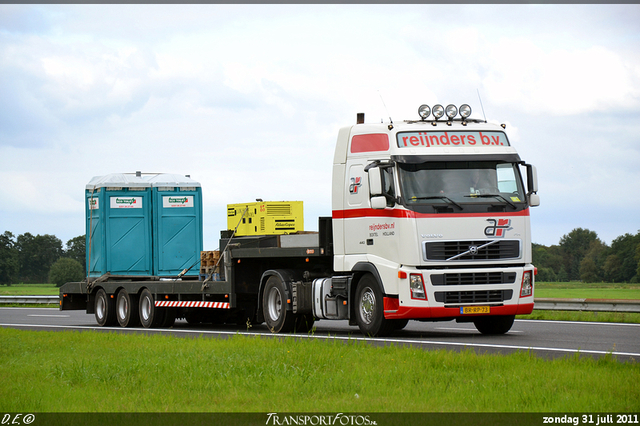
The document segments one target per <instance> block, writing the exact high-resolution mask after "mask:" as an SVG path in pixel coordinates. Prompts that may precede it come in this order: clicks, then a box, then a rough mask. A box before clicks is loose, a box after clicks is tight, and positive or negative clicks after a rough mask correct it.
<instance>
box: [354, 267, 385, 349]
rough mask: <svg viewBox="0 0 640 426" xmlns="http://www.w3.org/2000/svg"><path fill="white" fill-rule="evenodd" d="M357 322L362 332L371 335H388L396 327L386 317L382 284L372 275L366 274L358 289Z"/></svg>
mask: <svg viewBox="0 0 640 426" xmlns="http://www.w3.org/2000/svg"><path fill="white" fill-rule="evenodd" d="M355 308H356V323H357V324H358V327H359V328H360V331H361V332H362V334H364V335H366V336H371V337H378V336H386V335H388V334H389V333H391V331H392V330H393V328H394V324H393V322H392V321H390V320H388V319H386V318H385V317H384V301H383V296H382V291H381V290H380V286H379V285H378V283H377V282H376V280H375V278H373V276H371V275H365V276H364V277H362V279H361V280H360V282H359V283H358V287H357V289H356V306H355Z"/></svg>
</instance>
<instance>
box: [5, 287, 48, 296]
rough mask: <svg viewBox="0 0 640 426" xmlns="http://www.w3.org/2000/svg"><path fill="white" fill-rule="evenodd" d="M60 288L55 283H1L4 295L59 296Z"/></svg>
mask: <svg viewBox="0 0 640 426" xmlns="http://www.w3.org/2000/svg"><path fill="white" fill-rule="evenodd" d="M59 292H60V289H59V288H58V287H56V286H55V285H54V284H12V285H10V286H6V285H0V295H2V296H57V295H58V294H59Z"/></svg>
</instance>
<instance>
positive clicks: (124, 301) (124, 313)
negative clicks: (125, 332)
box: [116, 289, 140, 327]
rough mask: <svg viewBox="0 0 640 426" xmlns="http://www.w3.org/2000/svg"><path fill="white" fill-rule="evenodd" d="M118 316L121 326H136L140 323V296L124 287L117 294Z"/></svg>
mask: <svg viewBox="0 0 640 426" xmlns="http://www.w3.org/2000/svg"><path fill="white" fill-rule="evenodd" d="M116 317H117V318H118V324H120V326H121V327H135V326H137V325H138V324H139V323H140V316H139V315H138V298H137V297H136V296H134V295H131V294H129V293H127V291H126V290H124V289H122V290H120V291H119V292H118V296H116Z"/></svg>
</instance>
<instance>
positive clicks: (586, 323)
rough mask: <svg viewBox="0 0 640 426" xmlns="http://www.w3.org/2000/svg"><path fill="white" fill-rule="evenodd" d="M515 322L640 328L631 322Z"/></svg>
mask: <svg viewBox="0 0 640 426" xmlns="http://www.w3.org/2000/svg"><path fill="white" fill-rule="evenodd" d="M516 322H537V323H549V324H572V325H612V326H627V327H640V324H637V323H633V322H595V321H556V320H530V319H517V320H516Z"/></svg>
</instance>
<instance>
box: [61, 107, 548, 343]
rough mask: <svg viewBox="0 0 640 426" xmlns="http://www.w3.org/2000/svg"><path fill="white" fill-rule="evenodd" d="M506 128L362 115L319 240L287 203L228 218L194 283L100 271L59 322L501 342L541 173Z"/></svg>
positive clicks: (440, 117)
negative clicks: (461, 327) (372, 119)
mask: <svg viewBox="0 0 640 426" xmlns="http://www.w3.org/2000/svg"><path fill="white" fill-rule="evenodd" d="M505 128H506V126H505V125H499V124H495V123H490V122H487V121H486V119H476V118H471V108H470V107H469V105H467V104H465V105H461V106H460V107H459V108H458V107H456V106H455V105H448V106H447V107H443V106H442V105H440V104H438V105H434V106H433V107H430V106H428V105H421V106H420V107H419V109H418V117H417V118H416V119H412V120H405V121H403V122H393V121H392V120H391V119H389V121H388V122H381V123H366V122H365V120H364V114H358V115H357V119H356V123H355V124H353V125H351V126H348V127H344V128H341V129H340V130H339V132H338V137H337V141H336V146H335V153H334V158H333V169H332V186H331V200H332V201H331V203H332V205H331V215H330V216H328V215H327V216H326V217H320V218H318V228H317V229H318V230H317V231H315V232H305V231H301V229H302V228H301V224H300V223H296V224H295V225H292V224H291V221H292V220H293V219H291V217H290V215H291V211H290V209H292V208H294V207H296V206H295V205H294V204H293V203H271V202H263V201H261V200H257V201H256V202H255V203H246V204H244V205H242V204H233V205H229V208H228V212H227V214H228V226H227V228H228V229H225V230H222V231H221V233H220V241H219V243H220V245H219V250H218V251H216V252H215V253H213V254H212V253H211V252H205V251H203V252H201V259H200V260H199V261H200V262H201V263H202V264H201V267H200V270H199V271H197V272H200V273H193V272H194V271H191V270H188V268H185V269H184V270H183V271H182V272H180V273H178V274H176V275H174V276H162V275H161V274H157V275H155V274H154V272H153V271H155V269H153V268H152V269H150V271H152V272H151V273H142V274H137V275H131V274H127V273H123V272H122V271H119V272H117V273H116V272H114V271H111V270H100V271H97V272H98V275H99V276H91V274H89V275H88V277H87V279H85V280H84V281H83V282H76V283H67V284H65V285H63V286H62V287H61V289H60V309H61V310H68V309H83V310H86V312H87V313H93V314H94V315H95V318H96V321H97V323H98V324H99V325H101V326H110V325H119V326H122V327H131V326H138V325H142V326H143V327H147V328H148V327H168V326H171V325H173V324H174V321H175V320H176V318H185V319H186V320H187V321H188V322H189V323H200V322H209V323H221V322H237V323H241V324H243V323H245V322H247V323H248V324H253V325H256V324H262V323H264V324H265V325H266V326H267V327H268V329H269V330H271V331H272V332H274V333H279V332H291V331H297V332H305V331H308V330H309V329H311V327H312V326H313V323H314V321H316V320H319V319H324V320H345V321H348V323H349V324H350V325H354V326H356V325H357V326H358V328H359V329H360V331H361V332H362V333H363V334H365V335H367V336H386V335H389V334H390V333H393V332H394V331H396V330H400V329H402V328H404V327H405V326H406V325H407V323H408V321H410V320H415V321H452V320H455V321H457V322H471V323H473V324H474V325H475V327H476V328H477V330H478V331H479V332H480V333H483V334H504V333H507V332H508V331H509V330H510V329H511V326H512V324H513V322H514V318H515V316H516V315H520V314H529V313H531V312H532V310H533V306H534V302H533V297H534V281H535V275H536V268H535V267H534V266H533V265H532V260H531V257H532V251H531V227H530V208H531V207H534V206H538V205H539V204H540V198H539V195H538V193H537V192H538V184H537V174H536V169H535V167H534V166H533V165H530V164H527V163H526V162H525V161H523V160H522V159H521V158H520V156H519V154H518V153H517V151H516V149H515V148H514V147H513V146H512V144H511V143H510V141H509V139H508V137H507V134H506V132H505ZM164 185H165V187H166V186H168V187H169V189H172V188H171V184H170V183H166V182H165V183H164ZM189 185H190V184H187V186H189ZM187 189H189V190H193V189H194V188H193V187H192V186H191V187H189V188H187ZM175 190H176V191H177V190H179V188H177V187H176V188H175ZM92 194H93V193H92ZM92 197H93V195H92ZM151 199H153V198H151ZM92 203H94V202H93V201H92V198H91V199H89V201H88V204H87V205H88V206H89V211H91V205H92ZM103 205H109V202H107V201H103ZM296 211H297V207H296ZM152 217H153V218H155V217H156V215H152ZM274 217H275V219H273V218H274ZM269 218H272V219H273V220H272V221H271V223H272V225H271V226H267V227H266V228H265V219H269ZM88 220H91V218H90V217H89V219H88ZM299 220H301V219H299ZM287 222H288V223H287ZM234 224H235V226H234ZM153 226H155V225H153ZM153 226H152V228H153ZM88 227H89V225H88ZM278 227H280V228H281V229H280V230H278V229H276V228H278ZM88 229H89V228H88ZM154 229H155V228H154ZM89 235H90V232H88V235H87V238H89ZM88 244H89V246H90V243H89V241H88ZM200 244H201V243H200ZM114 250H117V249H116V248H114ZM88 256H89V255H88ZM205 258H206V259H205ZM207 259H208V260H207ZM196 262H198V260H196ZM89 263H90V262H89ZM107 269H108V268H107ZM94 275H95V274H94Z"/></svg>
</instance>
